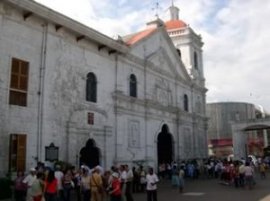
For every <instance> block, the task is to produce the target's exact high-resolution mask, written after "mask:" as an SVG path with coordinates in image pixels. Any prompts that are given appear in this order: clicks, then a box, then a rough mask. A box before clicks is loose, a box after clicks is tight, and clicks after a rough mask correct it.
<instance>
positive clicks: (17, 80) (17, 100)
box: [9, 58, 29, 106]
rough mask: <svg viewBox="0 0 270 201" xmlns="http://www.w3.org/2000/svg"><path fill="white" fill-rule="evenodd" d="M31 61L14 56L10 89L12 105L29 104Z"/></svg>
mask: <svg viewBox="0 0 270 201" xmlns="http://www.w3.org/2000/svg"><path fill="white" fill-rule="evenodd" d="M28 71H29V62H27V61H22V60H20V59H15V58H12V64H11V78H10V90H9V104H10V105H19V106H26V105H27V88H28Z"/></svg>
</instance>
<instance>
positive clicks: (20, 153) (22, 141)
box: [17, 135, 26, 171]
mask: <svg viewBox="0 0 270 201" xmlns="http://www.w3.org/2000/svg"><path fill="white" fill-rule="evenodd" d="M25 162H26V135H18V142H17V171H25Z"/></svg>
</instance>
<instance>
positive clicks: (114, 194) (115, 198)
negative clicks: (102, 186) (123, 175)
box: [109, 172, 121, 201]
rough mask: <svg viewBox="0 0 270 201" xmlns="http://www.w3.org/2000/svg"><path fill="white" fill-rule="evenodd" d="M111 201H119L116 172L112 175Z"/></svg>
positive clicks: (119, 188) (119, 187) (118, 182)
mask: <svg viewBox="0 0 270 201" xmlns="http://www.w3.org/2000/svg"><path fill="white" fill-rule="evenodd" d="M109 194H110V195H111V201H121V183H120V180H119V176H118V173H117V172H114V173H113V174H112V183H111V190H110V192H109Z"/></svg>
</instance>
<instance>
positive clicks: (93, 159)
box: [80, 138, 100, 168]
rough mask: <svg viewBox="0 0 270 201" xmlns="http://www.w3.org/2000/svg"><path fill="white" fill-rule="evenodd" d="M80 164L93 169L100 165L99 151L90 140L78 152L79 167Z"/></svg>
mask: <svg viewBox="0 0 270 201" xmlns="http://www.w3.org/2000/svg"><path fill="white" fill-rule="evenodd" d="M82 164H85V165H87V166H88V167H89V168H94V167H96V166H97V165H99V164H100V149H99V148H98V147H97V146H96V142H95V140H94V139H92V138H90V139H89V140H88V141H87V142H86V144H85V147H83V148H82V149H81V150H80V165H82Z"/></svg>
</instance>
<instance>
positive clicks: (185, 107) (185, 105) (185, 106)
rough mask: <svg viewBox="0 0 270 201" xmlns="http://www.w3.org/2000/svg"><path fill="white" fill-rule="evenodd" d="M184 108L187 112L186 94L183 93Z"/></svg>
mask: <svg viewBox="0 0 270 201" xmlns="http://www.w3.org/2000/svg"><path fill="white" fill-rule="evenodd" d="M184 110H185V111H186V112H188V96H187V94H185V95H184Z"/></svg>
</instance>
